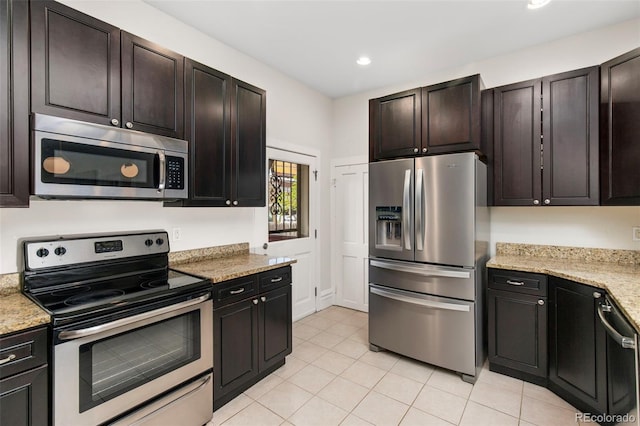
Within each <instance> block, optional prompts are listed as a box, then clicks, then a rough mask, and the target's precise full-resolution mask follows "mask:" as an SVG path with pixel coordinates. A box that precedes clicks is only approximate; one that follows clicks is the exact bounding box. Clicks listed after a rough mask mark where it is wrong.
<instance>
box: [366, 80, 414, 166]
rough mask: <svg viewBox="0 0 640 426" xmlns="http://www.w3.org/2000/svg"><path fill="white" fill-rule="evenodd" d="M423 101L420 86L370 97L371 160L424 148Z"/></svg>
mask: <svg viewBox="0 0 640 426" xmlns="http://www.w3.org/2000/svg"><path fill="white" fill-rule="evenodd" d="M421 105H422V100H421V89H419V88H418V89H413V90H407V91H405V92H401V93H396V94H394V95H389V96H385V97H383V98H378V99H371V100H370V101H369V161H376V160H384V159H389V158H398V157H407V156H412V155H416V154H417V153H419V152H420V151H421V147H422V142H421V138H422V131H421V120H422V106H421Z"/></svg>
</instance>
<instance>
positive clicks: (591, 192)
mask: <svg viewBox="0 0 640 426" xmlns="http://www.w3.org/2000/svg"><path fill="white" fill-rule="evenodd" d="M598 73H599V72H598V68H597V67H590V68H584V69H580V70H575V71H569V72H565V73H561V74H554V75H551V76H547V77H543V78H541V79H535V80H529V81H525V82H521V83H515V84H510V85H507V86H502V87H497V88H495V89H494V90H493V92H494V112H493V114H494V126H493V127H494V205H502V206H541V205H544V206H549V205H551V206H554V205H556V206H576V205H598V203H599V186H598V75H599V74H598Z"/></svg>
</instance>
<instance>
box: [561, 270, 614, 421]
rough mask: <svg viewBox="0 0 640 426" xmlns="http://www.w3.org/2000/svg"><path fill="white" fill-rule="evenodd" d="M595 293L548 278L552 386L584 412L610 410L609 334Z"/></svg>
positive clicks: (580, 286)
mask: <svg viewBox="0 0 640 426" xmlns="http://www.w3.org/2000/svg"><path fill="white" fill-rule="evenodd" d="M594 292H598V293H602V291H601V290H599V289H596V288H594V287H590V286H587V285H582V284H578V283H575V282H572V281H568V280H564V279H561V278H555V277H550V278H549V303H550V311H549V389H551V390H552V391H553V392H555V393H557V394H558V395H559V396H560V397H562V398H563V399H565V400H567V401H568V402H569V403H571V404H572V405H573V406H574V407H576V408H577V409H579V410H581V411H583V412H591V413H605V412H606V410H607V376H606V356H607V354H606V340H605V339H606V335H605V330H604V328H603V327H602V325H601V324H600V321H599V320H598V316H597V312H596V309H597V299H595V298H594Z"/></svg>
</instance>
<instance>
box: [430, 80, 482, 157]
mask: <svg viewBox="0 0 640 426" xmlns="http://www.w3.org/2000/svg"><path fill="white" fill-rule="evenodd" d="M482 89H484V85H483V83H482V79H481V78H480V74H476V75H472V76H469V77H464V78H460V79H457V80H452V81H447V82H445V83H440V84H435V85H432V86H427V87H424V88H422V148H421V152H422V153H426V154H442V153H449V152H458V151H473V150H480V137H481V135H480V91H481V90H482Z"/></svg>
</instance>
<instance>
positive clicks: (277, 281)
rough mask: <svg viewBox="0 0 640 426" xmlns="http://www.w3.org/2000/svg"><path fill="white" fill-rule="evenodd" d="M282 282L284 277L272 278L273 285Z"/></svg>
mask: <svg viewBox="0 0 640 426" xmlns="http://www.w3.org/2000/svg"><path fill="white" fill-rule="evenodd" d="M280 281H282V277H278V278H271V282H272V283H279V282H280Z"/></svg>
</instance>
